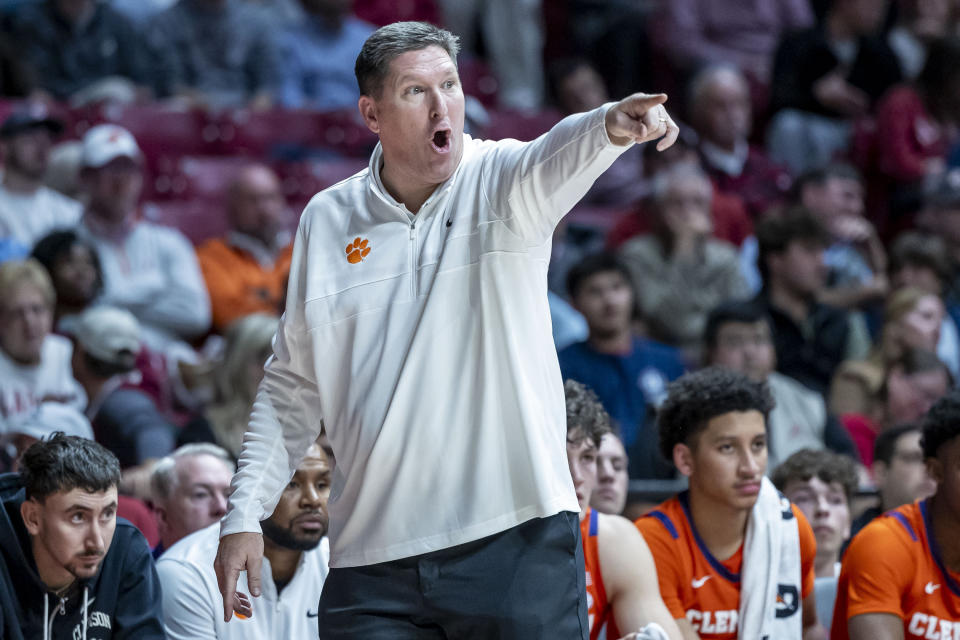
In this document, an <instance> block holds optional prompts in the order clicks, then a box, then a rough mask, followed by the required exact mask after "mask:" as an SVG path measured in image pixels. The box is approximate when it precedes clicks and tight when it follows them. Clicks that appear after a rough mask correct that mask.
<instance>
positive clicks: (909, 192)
mask: <svg viewBox="0 0 960 640" xmlns="http://www.w3.org/2000/svg"><path fill="white" fill-rule="evenodd" d="M876 112H877V115H876V131H877V133H876V134H875V135H874V145H873V149H874V153H875V157H874V158H873V159H872V160H873V162H874V163H875V166H876V169H877V170H878V171H879V172H880V174H881V175H882V176H883V177H884V178H885V179H886V180H887V181H888V186H890V187H891V188H892V190H891V193H890V196H889V197H890V198H892V199H893V202H892V204H891V205H890V208H891V212H892V213H894V214H896V213H903V212H910V211H913V210H915V209H917V208H918V205H919V202H918V201H919V199H920V195H919V194H920V190H921V188H922V187H923V186H924V185H923V182H924V181H925V180H930V179H935V178H936V177H937V176H938V174H940V173H941V172H942V171H943V170H944V167H945V166H946V156H947V152H948V150H949V149H950V147H951V145H953V144H955V143H956V141H957V140H956V138H957V134H956V131H957V127H958V126H960V36H952V37H949V38H945V39H943V40H939V41H937V42H934V43H933V44H932V45H931V46H930V51H929V54H928V55H927V60H926V62H925V63H924V66H923V70H922V71H921V72H920V75H919V76H917V79H916V80H915V81H914V82H912V83H910V84H904V85H901V86H898V87H895V88H894V89H893V90H891V91H890V92H888V93H887V94H886V95H885V96H884V98H883V99H882V100H881V101H880V102H879V104H877V108H876ZM944 195H945V194H944Z"/></svg>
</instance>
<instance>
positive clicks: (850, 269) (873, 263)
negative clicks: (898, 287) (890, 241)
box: [794, 163, 888, 309]
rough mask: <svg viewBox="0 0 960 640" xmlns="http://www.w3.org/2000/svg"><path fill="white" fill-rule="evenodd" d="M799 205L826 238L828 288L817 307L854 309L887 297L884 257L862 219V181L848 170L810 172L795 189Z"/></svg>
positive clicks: (830, 167)
mask: <svg viewBox="0 0 960 640" xmlns="http://www.w3.org/2000/svg"><path fill="white" fill-rule="evenodd" d="M794 188H795V192H796V194H797V197H796V199H797V201H798V204H800V205H801V206H803V207H806V208H807V209H808V210H809V211H810V213H812V214H813V215H814V217H816V218H817V220H819V221H820V224H821V225H823V227H824V229H825V230H826V231H827V233H828V234H829V236H830V242H831V243H830V246H828V247H827V250H826V251H825V252H824V255H823V258H824V263H825V264H826V266H827V269H828V275H827V288H826V289H825V290H824V291H823V292H822V293H821V294H820V301H821V302H825V303H826V304H830V305H833V306H835V307H841V308H844V309H854V308H859V307H863V306H865V305H867V304H869V303H871V302H876V301H877V300H881V299H883V297H884V296H885V295H886V294H887V289H888V282H887V253H886V251H885V250H884V247H883V242H882V241H881V240H880V237H879V236H878V235H877V230H876V228H875V227H874V226H873V224H871V223H870V221H869V220H867V219H866V217H865V216H864V185H863V179H862V178H861V176H860V172H858V171H857V170H856V169H855V168H853V167H852V166H850V165H848V164H841V163H833V164H828V165H825V166H823V167H821V168H817V169H811V170H810V171H808V172H806V173H805V174H803V175H802V176H800V177H799V178H797V182H796V184H795V185H794Z"/></svg>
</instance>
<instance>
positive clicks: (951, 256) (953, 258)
mask: <svg viewBox="0 0 960 640" xmlns="http://www.w3.org/2000/svg"><path fill="white" fill-rule="evenodd" d="M917 225H918V226H919V227H921V228H922V229H924V230H925V231H927V232H929V233H930V234H932V235H934V236H936V237H939V238H941V239H942V240H943V242H944V244H945V245H946V250H947V260H948V264H949V271H948V275H947V276H946V289H945V294H944V299H945V300H946V304H947V307H948V308H949V307H952V306H958V305H960V169H951V170H949V171H947V172H946V173H945V174H944V175H943V176H941V177H940V178H939V179H938V180H937V181H936V183H935V186H934V187H933V188H932V189H931V190H930V192H929V193H928V194H927V196H926V198H925V207H924V210H923V212H922V213H921V214H920V216H919V217H918V218H917Z"/></svg>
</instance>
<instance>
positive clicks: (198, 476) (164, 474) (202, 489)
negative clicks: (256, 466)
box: [150, 442, 236, 567]
mask: <svg viewBox="0 0 960 640" xmlns="http://www.w3.org/2000/svg"><path fill="white" fill-rule="evenodd" d="M235 470H236V465H235V464H234V462H233V460H232V459H231V457H230V455H229V454H228V453H227V452H226V451H225V450H223V449H222V448H221V447H218V446H217V445H215V444H210V443H206V442H203V443H195V444H187V445H184V446H182V447H178V448H177V449H176V450H175V451H173V452H172V453H171V454H170V455H168V456H165V457H163V458H161V459H160V460H158V461H157V462H156V464H154V465H153V469H152V470H151V472H150V498H151V500H152V501H153V509H154V514H155V515H156V518H157V529H158V531H159V533H160V543H159V544H158V545H157V547H156V548H155V549H154V550H153V555H154V557H155V558H159V557H160V555H161V554H163V553H164V551H166V550H167V549H169V548H170V547H172V546H173V545H174V544H175V543H176V542H177V541H178V540H180V539H182V538H185V537H186V536H188V535H190V534H191V533H193V532H194V531H199V530H200V529H203V528H204V527H207V526H210V525H211V524H214V523H216V522H219V521H220V518H222V517H223V516H224V515H225V514H226V513H227V498H229V497H230V478H231V477H233V472H234V471H235ZM210 566H211V567H212V566H213V562H212V560H211V563H210Z"/></svg>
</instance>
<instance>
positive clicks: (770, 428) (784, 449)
mask: <svg viewBox="0 0 960 640" xmlns="http://www.w3.org/2000/svg"><path fill="white" fill-rule="evenodd" d="M703 345H704V363H705V364H706V365H707V366H721V367H726V368H728V369H731V370H732V371H737V372H739V373H743V374H745V375H747V376H748V377H749V378H750V379H751V380H753V381H754V382H762V383H765V384H766V385H767V386H768V387H769V389H770V394H771V395H772V396H773V399H774V401H775V403H776V404H775V405H774V407H773V409H772V410H771V411H770V415H769V416H767V461H768V462H769V466H770V467H771V468H775V467H776V466H778V465H779V464H780V463H781V462H783V461H784V460H786V459H787V458H788V457H790V456H791V455H793V453H795V452H796V451H799V450H800V449H811V450H815V451H820V450H822V449H824V448H827V449H832V450H833V451H836V452H838V453H843V454H847V455H849V456H852V457H856V456H857V451H856V448H855V447H854V445H853V442H852V441H851V440H850V436H849V435H848V434H847V432H846V429H844V428H843V425H841V424H840V422H839V421H838V420H837V419H836V418H835V417H834V416H833V415H831V414H830V413H829V412H828V411H827V406H826V403H825V402H824V399H823V396H821V395H820V394H819V393H817V392H815V391H812V390H811V389H809V388H808V387H806V386H804V385H802V384H800V383H799V382H797V381H796V380H794V379H793V378H790V377H789V376H786V375H784V374H782V373H778V372H777V371H775V368H776V364H777V362H776V361H777V356H776V353H775V352H774V347H773V337H772V336H771V331H770V320H769V318H768V317H767V316H766V314H765V313H764V310H763V308H762V307H760V306H758V305H753V304H744V303H742V302H727V303H724V304H722V305H720V306H718V307H717V308H715V309H714V310H713V311H711V312H710V316H709V317H708V318H707V324H706V329H705V330H704V335H703Z"/></svg>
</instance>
